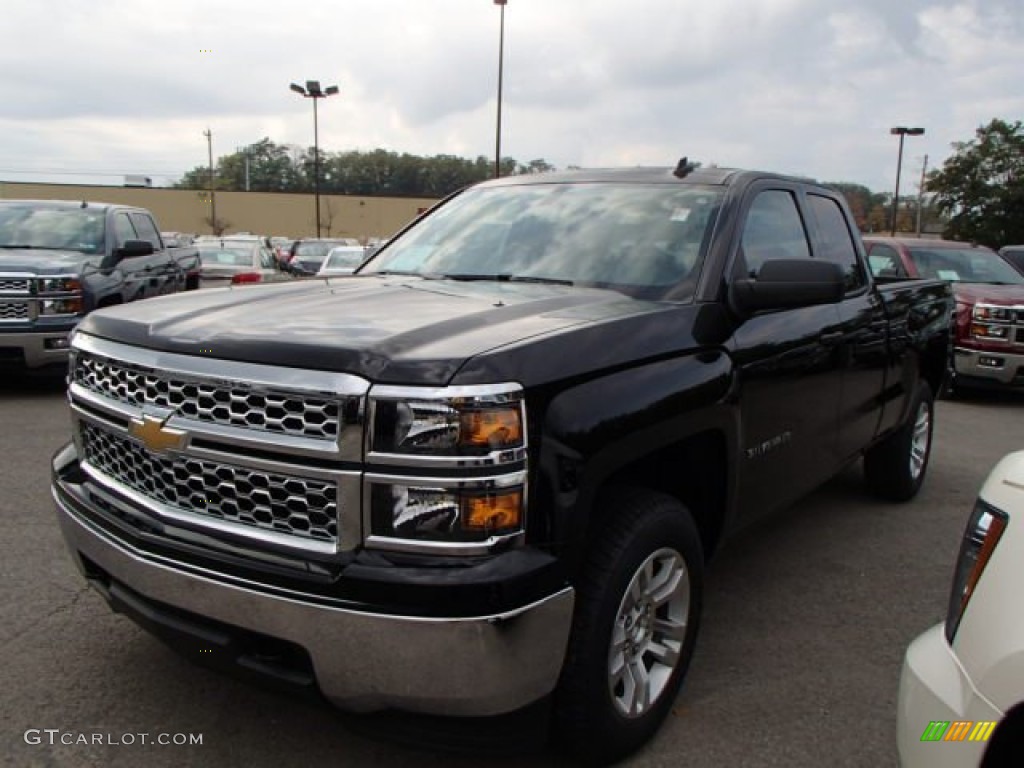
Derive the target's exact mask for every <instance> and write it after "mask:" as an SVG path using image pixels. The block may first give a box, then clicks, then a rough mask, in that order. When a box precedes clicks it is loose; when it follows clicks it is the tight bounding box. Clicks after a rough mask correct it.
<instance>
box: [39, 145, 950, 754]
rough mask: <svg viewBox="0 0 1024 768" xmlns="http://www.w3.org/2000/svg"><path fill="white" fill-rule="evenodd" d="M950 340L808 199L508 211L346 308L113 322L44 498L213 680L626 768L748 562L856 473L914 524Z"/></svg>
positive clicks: (682, 179) (720, 197) (694, 180)
mask: <svg viewBox="0 0 1024 768" xmlns="http://www.w3.org/2000/svg"><path fill="white" fill-rule="evenodd" d="M950 312H951V294H950V289H949V286H948V284H947V283H945V282H942V281H926V280H908V281H905V282H901V283H894V284H891V285H886V286H884V287H879V286H876V285H875V283H874V282H873V280H872V277H871V274H870V272H869V270H868V269H867V268H866V265H865V260H864V253H863V247H862V245H861V242H860V239H859V237H858V235H857V232H856V229H855V228H854V226H853V224H852V223H851V219H850V216H849V213H848V211H847V208H846V206H845V203H844V202H843V200H842V198H841V197H840V196H839V195H838V194H837V193H836V192H834V191H832V190H830V189H828V188H824V187H821V186H818V185H815V184H813V183H811V182H808V181H807V180H801V179H795V178H788V177H784V176H779V175H772V174H765V173H756V172H749V171H747V172H745V171H733V170H724V169H696V170H695V169H693V168H692V167H691V166H689V165H688V164H686V163H681V164H680V166H679V167H678V168H677V169H675V171H673V170H672V169H665V170H662V169H658V170H650V169H636V170H628V171H601V172H579V173H576V174H550V175H548V174H546V175H542V176H534V177H527V178H523V177H515V178H509V179H502V180H496V181H492V182H487V183H484V184H481V185H478V186H476V187H472V188H470V189H468V190H465V191H463V192H461V193H459V194H456V195H454V196H452V197H451V198H450V199H448V200H447V201H445V202H443V203H442V204H440V205H439V206H437V207H436V208H434V209H433V210H432V211H431V212H430V213H428V214H427V215H426V216H424V217H422V218H421V219H419V220H418V221H416V222H414V223H413V224H411V225H410V226H409V227H408V228H407V229H406V230H405V231H403V232H401V233H400V234H399V235H398V236H397V237H396V238H394V239H393V240H391V241H390V242H389V243H388V245H387V246H385V247H384V248H383V249H382V250H381V251H379V252H378V253H377V254H376V255H375V256H374V257H373V259H372V260H371V261H370V262H368V263H367V264H366V265H364V266H363V267H362V268H361V269H360V271H359V273H358V274H356V275H354V276H351V277H345V278H336V279H330V280H324V279H311V280H308V281H301V282H296V283H291V284H282V285H276V286H267V287H258V286H256V287H251V288H250V289H248V290H226V291H211V292H206V291H200V292H198V293H194V294H188V295H185V296H179V297H169V298H165V299H156V300H154V301H149V302H145V303H144V304H143V305H139V306H135V307H118V308H113V309H110V310H105V311H103V312H97V313H93V314H92V315H90V316H89V317H88V318H86V320H84V321H83V322H82V324H81V325H80V326H79V328H78V331H77V332H76V333H75V335H74V338H73V344H72V346H73V350H72V359H71V368H70V390H69V399H70V404H71V411H72V416H73V436H74V441H73V443H72V444H70V445H68V446H67V447H66V448H64V449H63V450H61V451H60V452H59V453H58V454H57V455H56V456H55V458H54V462H53V494H54V498H55V500H56V503H57V507H58V516H59V520H60V524H61V527H62V529H63V533H64V536H65V538H66V541H67V544H68V546H69V548H70V551H71V553H72V554H73V557H74V560H75V562H76V563H77V564H78V565H79V567H80V568H81V570H82V572H83V573H84V575H85V577H86V578H87V579H88V580H89V582H91V583H92V584H93V585H94V586H95V587H96V588H97V589H98V590H99V591H101V592H102V593H103V594H104V595H105V596H106V598H107V599H108V600H109V601H110V603H111V604H112V606H113V607H114V609H115V610H118V611H123V612H124V613H126V614H128V615H130V616H132V617H133V618H134V619H135V620H136V621H138V622H139V623H141V624H142V625H143V626H145V627H147V628H148V629H149V630H150V631H152V632H154V633H155V634H157V635H158V636H161V637H163V638H164V639H167V640H169V641H171V642H172V644H173V645H174V647H176V648H177V649H178V650H179V651H181V652H183V653H186V654H189V655H191V656H192V657H193V658H194V659H196V660H197V661H200V662H203V663H208V664H212V665H217V666H220V667H221V668H224V669H233V670H234V671H235V672H237V673H239V674H246V675H251V676H257V677H260V678H261V679H265V680H268V681H274V682H276V683H277V684H279V685H284V686H287V687H290V688H293V689H298V690H309V691H312V692H315V693H316V695H322V696H324V697H326V699H328V700H329V701H331V702H333V703H334V704H336V705H338V706H340V707H343V708H346V709H349V710H354V711H362V712H367V711H376V710H385V709H397V710H405V711H411V712H414V713H432V714H441V715H455V716H487V715H495V714H499V713H508V712H513V711H519V710H521V709H523V708H526V707H527V705H530V704H531V703H532V702H538V701H539V702H541V704H540V705H538V707H541V708H542V709H543V708H544V706H543V705H546V706H547V707H549V708H550V712H551V716H552V717H553V718H554V725H555V729H554V731H553V732H554V733H555V734H556V735H557V737H558V738H559V739H561V741H562V742H563V743H564V744H565V745H567V747H568V748H569V749H570V750H571V751H572V752H574V753H575V754H577V755H580V756H583V757H590V758H592V759H598V760H612V759H615V758H617V757H619V756H621V755H624V754H626V753H628V752H630V751H631V750H633V749H635V748H636V747H637V746H639V745H640V744H641V743H643V741H644V740H645V739H647V738H648V737H649V736H650V735H651V734H652V733H653V731H654V730H655V729H656V728H657V727H658V725H659V723H660V722H661V721H662V719H663V718H664V717H665V715H666V713H667V712H668V710H669V708H670V707H671V706H672V704H673V701H674V699H675V698H676V694H677V691H678V690H679V687H680V685H681V683H682V681H683V677H684V675H685V673H686V668H687V665H688V663H689V660H690V657H691V655H692V653H693V650H694V644H695V641H696V637H697V628H698V623H699V618H700V613H701V599H702V598H701V596H702V586H703V573H704V564H705V562H706V561H707V560H708V558H709V557H710V556H711V555H712V554H713V553H714V552H715V551H716V550H717V549H718V548H719V546H720V545H721V544H722V542H723V541H724V540H725V539H726V538H727V537H728V536H729V535H730V534H732V533H733V532H734V531H736V530H737V529H738V528H740V527H742V526H744V525H746V524H749V523H750V522H752V521H754V520H756V519H758V518H759V517H761V516H762V515H765V514H767V513H769V512H771V511H773V510H776V509H778V508H780V507H783V506H785V505H788V504H790V503H791V502H792V501H794V500H795V499H796V498H798V497H799V496H801V495H803V494H805V493H807V492H808V491H810V490H811V489H812V488H814V487H815V486H817V485H819V484H820V483H822V482H823V481H824V480H826V479H827V478H829V477H830V476H832V475H834V474H835V473H836V472H838V471H839V470H841V469H842V468H843V467H845V466H846V465H848V464H850V463H851V462H854V461H856V460H858V459H859V458H861V457H862V456H863V457H864V469H865V474H866V477H867V481H868V484H869V485H870V487H871V488H873V489H874V490H875V491H876V492H877V493H878V494H880V495H882V496H883V497H886V498H888V499H891V500H897V501H902V500H907V499H909V498H911V497H912V496H914V494H915V493H916V492H917V490H918V488H919V487H920V485H921V483H922V480H923V478H924V476H925V470H926V467H927V463H928V457H929V452H930V446H931V435H932V423H933V397H934V393H935V392H936V391H937V390H938V388H939V386H940V384H941V382H942V379H943V375H944V372H945V366H946V361H947V359H948V354H947V349H948V344H949V329H950ZM252 318H259V322H258V323H254V322H252ZM118 673H119V674H125V671H124V670H119V671H118ZM140 674H143V672H142V671H140ZM531 709H535V708H531Z"/></svg>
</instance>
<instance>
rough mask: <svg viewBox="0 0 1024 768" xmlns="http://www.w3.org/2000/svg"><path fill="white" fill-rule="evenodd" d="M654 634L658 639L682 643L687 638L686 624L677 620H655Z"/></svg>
mask: <svg viewBox="0 0 1024 768" xmlns="http://www.w3.org/2000/svg"><path fill="white" fill-rule="evenodd" d="M654 632H655V636H656V637H660V638H664V639H667V640H675V641H677V642H680V643H681V642H683V639H684V638H685V637H686V622H685V621H677V620H675V619H660V618H659V619H655V620H654Z"/></svg>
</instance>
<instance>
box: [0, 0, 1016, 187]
mask: <svg viewBox="0 0 1024 768" xmlns="http://www.w3.org/2000/svg"><path fill="white" fill-rule="evenodd" d="M4 12H5V19H4V26H3V28H2V29H0V67H2V69H3V71H4V73H5V77H4V78H3V79H2V80H0V100H2V103H3V104H4V110H3V115H2V118H0V129H2V130H3V131H4V135H5V137H6V138H5V142H4V143H3V146H0V174H3V176H2V177H4V178H15V176H11V175H10V169H15V170H18V169H21V170H24V169H26V168H28V167H36V168H63V169H66V170H77V169H85V170H88V169H94V170H95V169H100V170H105V171H107V172H116V171H120V170H121V169H126V168H131V169H132V170H133V171H135V170H138V169H145V168H152V169H154V170H156V171H168V170H175V169H176V170H177V172H178V173H179V174H181V173H184V172H185V171H187V170H189V169H190V168H192V167H194V166H195V165H198V164H202V163H205V154H206V146H205V139H204V138H203V137H202V131H203V130H204V129H205V128H206V127H207V126H208V127H210V129H211V130H212V131H213V134H214V147H215V152H216V153H217V154H221V153H226V152H231V151H234V150H235V148H236V147H239V146H242V145H244V144H247V143H249V142H252V141H256V140H258V139H260V138H263V137H264V136H267V137H269V138H271V139H272V140H273V141H275V142H277V143H281V144H299V145H301V146H309V145H311V144H312V115H311V112H312V109H311V105H310V102H309V100H303V99H300V98H299V97H298V96H297V95H296V94H294V93H292V92H290V91H289V90H288V83H289V82H292V81H296V82H303V81H305V80H306V79H307V78H309V79H319V80H321V82H322V83H323V84H324V85H327V84H337V85H338V86H339V88H340V89H341V93H340V94H339V96H337V97H332V98H331V99H328V100H326V101H325V102H321V103H320V104H319V105H318V106H319V109H318V112H319V118H320V119H319V128H320V140H321V146H322V147H323V148H324V149H326V150H328V151H345V150H351V149H364V150H365V149H373V148H375V147H378V146H381V147H385V148H388V149H391V150H394V151H399V152H413V153H417V154H428V155H433V154H444V153H448V154H459V155H463V156H466V157H476V156H477V155H484V156H488V157H489V156H491V155H492V154H493V151H494V127H495V126H494V121H495V111H496V110H495V107H496V103H495V101H496V91H497V63H498V61H497V60H498V56H497V53H498V50H497V46H498V31H499V18H500V12H499V9H498V8H497V7H496V6H494V5H493V4H492V3H489V2H486V0H430V2H429V3H426V2H422V1H421V2H415V0H345V2H340V3H339V2H334V1H333V0H295V2H292V3H290V4H284V5H282V4H280V3H270V2H267V1H266V0H249V2H240V1H238V0H218V2H215V3H211V2H208V0H207V1H206V2H199V0H178V2H175V3H166V2H163V0H159V1H157V0H106V1H105V2H103V3H82V2H79V1H78V0H48V2H46V3H40V2H38V0H7V2H6V3H5V8H4ZM57 20H59V23H56V22H57ZM1022 32H1024V5H1022V4H1021V3H1020V2H1019V0H901V2H898V3H894V2H892V1H891V0H861V1H860V2H858V3H855V4H851V3H842V2H838V0H718V1H717V2H714V3H708V2H703V0H699V1H698V0H634V2H632V3H629V4H625V3H621V2H611V0H589V1H585V0H558V2H551V0H510V2H509V4H508V5H507V6H506V9H505V51H504V52H505V58H504V64H505V82H504V97H505V98H504V110H503V132H502V147H503V154H506V155H510V156H514V157H516V158H517V159H519V160H520V161H527V160H530V159H533V158H544V159H546V160H548V161H550V162H552V163H554V164H555V165H558V166H560V167H564V166H566V165H570V164H572V165H615V164H671V163H673V162H675V160H676V159H677V158H678V157H679V156H680V155H682V154H688V155H690V156H691V157H695V158H697V159H701V160H704V161H705V162H712V161H714V162H718V163H720V164H722V165H737V166H754V167H760V168H766V169H773V170H780V171H786V172H792V173H800V174H805V175H810V176H815V177H818V178H823V179H828V180H848V181H854V182H858V183H863V184H866V185H868V186H869V187H871V188H873V189H876V190H881V189H886V188H887V187H888V186H889V185H891V182H892V179H891V177H892V176H893V175H894V171H895V168H894V166H895V160H894V155H895V145H894V140H893V138H892V137H891V136H890V135H889V128H890V127H891V126H893V125H899V124H908V125H909V124H913V125H921V126H924V127H926V129H927V133H926V135H925V136H922V137H920V138H915V139H914V140H912V141H909V142H908V144H907V149H906V152H907V163H908V164H910V165H911V166H912V165H914V164H915V163H917V164H918V165H919V163H920V159H922V158H923V155H924V154H925V153H927V154H928V155H929V156H930V163H931V164H932V165H933V166H934V165H935V164H936V163H938V162H940V161H941V159H942V158H944V157H946V156H947V155H948V153H949V151H950V144H951V143H952V142H954V141H963V140H968V139H970V138H971V137H972V136H973V133H974V130H975V128H976V127H977V126H978V125H980V124H983V123H987V122H988V121H989V120H990V119H992V118H993V117H1004V118H1007V119H1019V118H1020V116H1021V115H1022V114H1024V83H1022V80H1021V78H1020V77H1019V71H1020V62H1021V61H1022V60H1024V42H1022V40H1024V35H1022ZM5 169H6V170H5Z"/></svg>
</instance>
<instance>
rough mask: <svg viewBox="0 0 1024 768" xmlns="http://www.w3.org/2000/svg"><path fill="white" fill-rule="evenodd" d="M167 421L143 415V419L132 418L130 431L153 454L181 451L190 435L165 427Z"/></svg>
mask: <svg viewBox="0 0 1024 768" xmlns="http://www.w3.org/2000/svg"><path fill="white" fill-rule="evenodd" d="M168 418H170V417H168ZM166 421H167V419H158V418H156V417H154V416H147V415H146V414H143V415H142V418H141V419H138V418H134V417H133V418H132V421H131V425H130V426H129V427H128V431H129V432H131V434H132V436H133V437H136V438H138V439H139V440H141V441H142V444H143V445H144V446H146V448H148V449H149V450H150V451H152V452H153V453H164V452H166V451H180V450H181V449H182V448H184V447H185V442H186V440H187V439H188V433H187V432H184V431H182V430H180V429H172V428H170V427H166V426H164V423H165V422H166Z"/></svg>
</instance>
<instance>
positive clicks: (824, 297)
mask: <svg viewBox="0 0 1024 768" xmlns="http://www.w3.org/2000/svg"><path fill="white" fill-rule="evenodd" d="M844 285H845V280H844V275H843V270H842V267H840V266H839V265H838V264H836V263H834V262H831V261H822V260H820V259H777V260H774V261H766V262H765V263H764V264H762V265H761V269H760V270H759V272H758V274H757V277H749V278H742V279H740V280H734V281H733V283H732V285H731V286H730V288H729V303H730V305H731V306H732V307H733V309H734V310H736V312H738V313H739V314H740V315H743V316H746V315H752V314H754V313H755V312H759V311H762V310H767V309H793V308H795V307H810V306H814V305H817V304H834V303H835V302H837V301H840V300H841V299H842V298H843V291H844Z"/></svg>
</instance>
